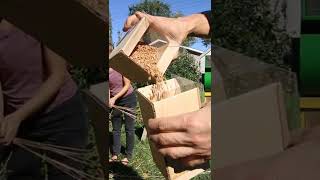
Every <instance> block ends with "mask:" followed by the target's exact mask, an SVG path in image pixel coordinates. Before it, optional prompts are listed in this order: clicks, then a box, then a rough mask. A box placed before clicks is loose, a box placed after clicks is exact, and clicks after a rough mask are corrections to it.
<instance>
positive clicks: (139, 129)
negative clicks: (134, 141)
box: [135, 126, 144, 139]
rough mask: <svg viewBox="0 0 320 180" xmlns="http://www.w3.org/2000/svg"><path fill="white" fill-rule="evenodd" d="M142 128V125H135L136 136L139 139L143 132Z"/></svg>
mask: <svg viewBox="0 0 320 180" xmlns="http://www.w3.org/2000/svg"><path fill="white" fill-rule="evenodd" d="M143 129H144V127H143V126H140V127H136V131H135V133H136V136H137V137H139V139H141V136H142V133H143Z"/></svg>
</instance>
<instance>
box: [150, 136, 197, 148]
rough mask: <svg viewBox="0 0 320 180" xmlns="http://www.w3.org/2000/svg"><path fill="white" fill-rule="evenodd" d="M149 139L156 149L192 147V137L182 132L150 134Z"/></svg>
mask: <svg viewBox="0 0 320 180" xmlns="http://www.w3.org/2000/svg"><path fill="white" fill-rule="evenodd" d="M149 138H150V140H151V141H153V142H154V143H155V144H156V145H157V146H158V147H162V146H191V145H192V137H189V136H188V135H187V134H186V133H184V132H171V133H160V134H151V135H150V136H149Z"/></svg>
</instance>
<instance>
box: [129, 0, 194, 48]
mask: <svg viewBox="0 0 320 180" xmlns="http://www.w3.org/2000/svg"><path fill="white" fill-rule="evenodd" d="M136 11H141V12H145V13H148V14H150V15H154V16H164V17H181V16H183V14H182V13H181V12H175V13H173V12H172V11H171V8H170V5H169V4H167V3H166V2H163V1H162V0H141V1H140V2H139V3H137V4H132V5H130V6H129V15H132V14H134V13H135V12H136ZM159 38H160V36H159V35H156V34H154V33H147V34H146V35H145V37H144V41H145V42H151V41H152V40H155V39H159ZM195 40H196V39H195V38H194V37H188V38H186V39H185V40H184V42H183V43H182V45H183V46H191V45H192V44H194V43H195Z"/></svg>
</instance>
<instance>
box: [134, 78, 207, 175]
mask: <svg viewBox="0 0 320 180" xmlns="http://www.w3.org/2000/svg"><path fill="white" fill-rule="evenodd" d="M165 83H166V85H167V89H169V90H171V91H174V92H173V93H171V94H170V96H169V97H167V98H165V99H162V100H160V101H156V102H151V101H149V99H148V98H149V95H150V92H151V86H146V87H143V88H140V89H138V90H137V96H138V100H139V104H140V109H141V114H142V118H143V121H144V124H147V123H148V120H149V119H150V118H154V117H167V116H174V115H178V114H182V113H186V112H192V111H196V110H199V109H200V107H201V100H200V96H199V89H198V88H194V89H191V90H189V91H185V92H182V93H181V91H180V90H181V89H180V85H179V83H178V82H177V80H176V79H170V80H168V81H166V82H165ZM147 131H148V129H147ZM150 149H151V152H152V156H153V159H154V161H155V163H156V165H157V167H158V168H159V170H160V171H161V173H162V174H163V176H164V177H165V178H166V179H167V180H182V179H183V180H184V179H186V180H187V179H191V178H192V177H194V176H196V175H198V174H199V173H201V172H203V171H204V169H201V168H199V169H197V168H196V169H193V170H186V169H183V167H182V166H180V164H179V163H178V162H177V161H175V160H170V161H168V159H167V158H164V157H163V156H161V155H160V154H159V152H158V150H157V149H156V146H154V144H153V143H152V142H150ZM168 163H169V164H168ZM175 168H177V169H179V171H177V172H175V170H176V169H175Z"/></svg>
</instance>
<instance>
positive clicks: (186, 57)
mask: <svg viewBox="0 0 320 180" xmlns="http://www.w3.org/2000/svg"><path fill="white" fill-rule="evenodd" d="M175 75H177V76H180V77H184V78H187V79H190V80H192V81H195V82H199V80H200V75H201V74H200V70H199V66H198V65H197V64H195V59H194V58H193V57H192V56H191V55H190V54H188V53H187V52H182V53H181V55H180V56H179V57H178V58H177V59H176V60H174V61H172V62H171V64H170V66H169V67H168V69H167V71H166V73H165V77H166V78H167V79H171V78H173V77H174V76H175Z"/></svg>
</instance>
